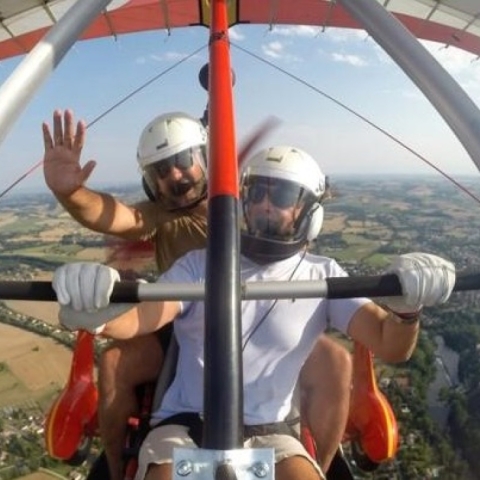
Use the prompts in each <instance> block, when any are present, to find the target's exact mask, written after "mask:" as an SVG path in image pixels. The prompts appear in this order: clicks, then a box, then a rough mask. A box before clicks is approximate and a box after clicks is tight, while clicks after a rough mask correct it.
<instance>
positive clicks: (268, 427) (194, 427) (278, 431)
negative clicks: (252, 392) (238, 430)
mask: <svg viewBox="0 0 480 480" xmlns="http://www.w3.org/2000/svg"><path fill="white" fill-rule="evenodd" d="M299 421H300V418H298V417H297V418H292V419H289V420H288V421H284V422H275V423H264V424H261V425H245V426H244V427H243V437H244V438H250V437H260V436H264V435H290V436H291V437H294V438H296V439H297V440H299V437H298V434H297V432H296V430H295V429H294V427H293V425H294V424H295V423H297V422H299ZM164 425H182V426H183V427H187V428H188V434H189V435H190V438H191V439H192V440H193V441H194V442H195V444H196V445H197V446H198V447H201V445H202V436H203V420H202V419H201V418H200V415H199V414H198V413H192V412H183V413H177V414H176V415H172V416H171V417H168V418H166V419H164V420H162V421H161V422H160V423H158V424H157V425H155V426H154V427H153V428H157V427H163V426H164Z"/></svg>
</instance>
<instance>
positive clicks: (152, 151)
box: [137, 112, 207, 199]
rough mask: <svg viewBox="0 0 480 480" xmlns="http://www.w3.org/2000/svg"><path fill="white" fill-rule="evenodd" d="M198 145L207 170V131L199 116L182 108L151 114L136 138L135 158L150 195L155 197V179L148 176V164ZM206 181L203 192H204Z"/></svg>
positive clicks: (203, 167) (203, 165)
mask: <svg viewBox="0 0 480 480" xmlns="http://www.w3.org/2000/svg"><path fill="white" fill-rule="evenodd" d="M195 147H199V148H200V149H201V150H202V155H199V156H197V157H196V158H199V159H201V163H200V162H199V163H200V166H201V168H202V170H203V172H204V175H206V173H207V166H206V155H207V154H206V147H207V131H206V130H205V128H204V127H203V125H202V124H201V123H200V121H199V120H197V119H195V118H193V117H191V116H190V115H187V114H186V113H182V112H172V113H166V114H163V115H160V116H158V117H156V118H154V119H153V120H152V121H151V122H150V123H149V124H148V125H147V126H146V127H145V128H144V129H143V131H142V134H141V135H140V139H139V141H138V148H137V161H138V165H139V167H140V169H141V171H142V176H143V184H144V187H145V190H146V193H147V195H148V196H149V198H151V199H153V198H154V197H155V194H154V192H156V179H155V178H150V177H151V175H149V174H148V170H149V168H148V167H151V166H152V165H153V164H156V163H158V162H161V161H162V160H165V159H167V158H170V157H172V156H174V155H176V154H178V153H180V152H183V151H185V150H188V149H192V148H195ZM204 183H205V185H204V186H203V187H202V189H201V190H202V194H203V193H205V192H206V179H204Z"/></svg>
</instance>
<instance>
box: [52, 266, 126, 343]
mask: <svg viewBox="0 0 480 480" xmlns="http://www.w3.org/2000/svg"><path fill="white" fill-rule="evenodd" d="M119 280H120V275H119V273H118V272H117V271H116V270H114V269H113V268H110V267H107V266H106V265H101V264H99V263H69V264H66V265H62V266H61V267H60V268H57V270H56V271H55V274H54V276H53V281H52V287H53V289H54V290H55V292H56V294H57V299H58V303H60V313H59V320H60V323H61V324H62V325H63V326H64V327H66V328H68V329H69V330H72V331H75V330H87V331H89V332H91V333H95V334H98V333H101V332H102V331H103V329H104V328H105V324H106V323H107V322H108V321H110V320H113V319H114V318H116V317H118V316H120V315H121V314H122V313H124V312H126V311H128V310H130V309H132V308H134V305H131V304H125V303H117V304H112V305H110V295H111V294H112V291H113V286H114V284H115V282H117V281H119Z"/></svg>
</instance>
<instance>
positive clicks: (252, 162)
mask: <svg viewBox="0 0 480 480" xmlns="http://www.w3.org/2000/svg"><path fill="white" fill-rule="evenodd" d="M269 179H270V180H271V179H276V180H277V184H278V183H280V185H279V187H278V196H279V197H283V200H286V201H287V203H288V202H289V201H290V202H292V201H293V202H296V204H297V205H298V206H299V207H301V210H300V213H299V216H298V219H297V221H296V222H295V225H294V226H293V229H292V232H290V234H289V235H288V236H286V235H283V236H278V235H276V234H275V232H274V231H273V230H272V229H273V227H270V226H269V228H266V229H265V231H264V232H262V231H259V229H258V228H252V225H251V222H250V219H249V218H248V214H247V211H248V204H249V202H250V201H255V200H252V198H253V197H252V193H253V190H251V189H252V186H254V185H255V183H258V182H263V183H264V184H265V182H266V181H267V180H269ZM325 181H326V180H325V175H324V174H323V173H322V171H321V169H320V167H319V165H318V163H317V162H316V161H315V160H314V159H313V158H312V157H311V156H310V155H309V154H308V153H306V152H304V151H303V150H301V149H299V148H295V147H289V146H277V147H271V148H268V149H266V150H262V151H261V152H259V153H257V154H256V155H254V156H253V157H252V158H250V159H248V160H246V161H245V162H244V164H243V165H242V168H241V195H242V205H243V208H242V213H243V221H242V227H241V235H242V243H241V246H242V253H243V254H244V255H246V256H248V257H250V258H252V259H254V260H260V261H277V260H282V259H284V258H288V257H290V256H292V255H294V254H295V253H296V252H298V251H299V250H300V249H301V248H302V247H303V246H304V245H305V244H306V243H307V242H308V241H311V240H314V239H315V238H316V237H317V236H318V234H319V233H320V230H321V228H322V223H323V207H322V206H321V204H320V201H321V199H322V197H323V195H324V193H325ZM253 195H255V194H254V193H253ZM260 195H262V194H261V193H260ZM259 200H260V199H259ZM281 200H282V198H278V201H281ZM271 202H272V203H275V199H274V198H273V199H271ZM267 224H268V225H270V223H269V222H266V223H265V225H267Z"/></svg>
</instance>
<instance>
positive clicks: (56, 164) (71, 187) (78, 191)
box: [42, 110, 150, 239]
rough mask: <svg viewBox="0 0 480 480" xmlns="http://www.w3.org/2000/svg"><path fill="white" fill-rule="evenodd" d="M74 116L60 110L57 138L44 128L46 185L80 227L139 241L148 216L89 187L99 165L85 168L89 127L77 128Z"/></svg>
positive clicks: (55, 130) (55, 118) (55, 117)
mask: <svg viewBox="0 0 480 480" xmlns="http://www.w3.org/2000/svg"><path fill="white" fill-rule="evenodd" d="M73 123H74V120H73V113H72V112H71V111H70V110H66V111H65V114H64V117H63V124H62V112H61V111H59V110H56V111H55V112H54V113H53V136H52V134H51V132H50V128H49V126H48V124H46V123H44V124H43V125H42V130H43V140H44V146H45V156H44V161H43V172H44V176H45V181H46V183H47V185H48V187H49V188H50V190H51V191H52V193H53V194H54V195H55V197H56V198H57V199H58V201H59V202H60V203H61V204H62V205H63V207H64V208H65V209H66V210H67V211H68V212H69V213H70V215H71V216H72V217H73V218H74V219H75V220H77V221H78V222H79V223H81V224H82V225H84V226H85V227H87V228H90V229H91V230H95V231H97V232H101V233H106V234H112V235H117V236H120V237H123V238H127V239H129V238H139V237H140V236H142V235H143V234H145V233H146V232H147V231H148V229H149V228H150V226H149V225H147V222H146V220H145V219H146V218H148V212H146V211H145V210H144V209H142V208H137V207H130V206H128V205H125V204H124V203H122V202H120V201H118V200H116V199H115V198H114V197H113V196H112V195H109V194H107V193H101V192H95V191H93V190H89V189H88V188H86V187H85V185H84V184H85V182H86V181H87V180H88V178H89V177H90V175H91V173H92V172H93V170H94V168H95V165H96V162H95V161H94V160H90V161H89V162H87V163H86V164H85V165H84V166H83V167H82V166H81V164H80V155H81V152H82V148H83V145H84V143H85V137H86V125H85V123H84V122H82V121H80V122H78V123H77V126H76V129H74V126H73Z"/></svg>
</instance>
